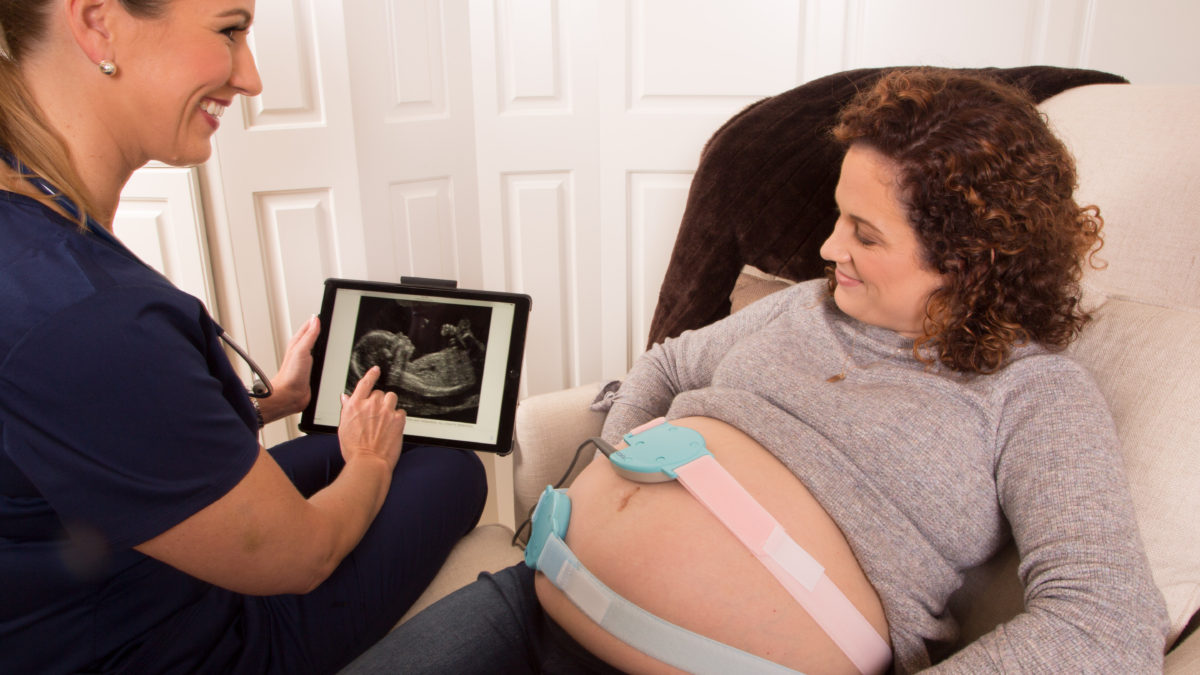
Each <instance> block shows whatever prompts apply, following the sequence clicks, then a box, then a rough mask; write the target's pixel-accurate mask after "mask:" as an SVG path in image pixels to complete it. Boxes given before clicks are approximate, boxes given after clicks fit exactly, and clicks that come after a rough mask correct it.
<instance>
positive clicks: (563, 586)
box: [537, 533, 798, 675]
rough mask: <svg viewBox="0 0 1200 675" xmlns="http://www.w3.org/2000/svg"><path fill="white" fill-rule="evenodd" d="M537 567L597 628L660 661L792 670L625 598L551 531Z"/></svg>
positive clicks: (722, 672) (721, 669) (687, 666)
mask: <svg viewBox="0 0 1200 675" xmlns="http://www.w3.org/2000/svg"><path fill="white" fill-rule="evenodd" d="M537 569H538V570H540V571H541V572H542V573H543V574H545V575H546V578H548V579H549V580H550V582H551V583H553V584H554V585H555V586H556V587H558V589H559V590H561V591H562V592H563V593H565V594H566V596H567V598H569V599H570V600H571V602H573V603H574V604H575V606H576V607H578V608H579V609H580V611H582V612H583V613H584V614H586V615H587V617H588V618H590V619H591V620H592V621H595V622H596V623H597V624H599V625H600V627H601V628H603V629H604V630H606V631H608V632H609V633H611V634H612V635H613V636H614V637H616V638H617V639H618V640H620V641H621V642H624V643H625V644H627V645H629V646H631V647H633V648H634V649H637V650H638V651H640V652H642V653H644V654H647V655H649V656H652V657H654V658H656V659H658V660H659V661H662V662H663V663H666V664H669V665H672V666H675V667H676V668H679V669H681V670H685V671H687V672H689V673H696V674H697V675H706V674H708V673H712V675H726V674H727V673H790V674H791V675H796V673H798V671H795V670H792V669H790V668H786V667H784V666H781V665H779V664H778V663H774V662H772V661H768V660H766V659H764V658H761V657H758V656H755V655H754V654H751V653H749V652H744V651H742V650H740V649H737V648H735V647H730V646H729V645H727V644H724V643H722V642H717V641H716V640H713V639H711V638H707V637H704V636H703V635H700V634H699V633H693V632H692V631H690V630H687V629H686V628H681V627H679V626H676V625H675V624H673V623H671V622H669V621H665V620H663V619H660V618H658V617H657V616H654V615H653V614H651V613H650V612H647V611H646V610H644V609H642V608H641V607H638V606H637V605H635V604H633V603H632V602H629V601H628V600H626V599H625V598H623V597H621V596H620V595H617V593H616V592H615V591H613V590H612V589H611V588H609V587H608V586H605V585H604V584H603V583H602V582H601V581H600V580H599V579H597V578H596V577H595V576H594V575H593V574H592V573H591V572H589V571H588V570H587V568H586V567H584V566H583V563H581V562H579V559H578V558H576V557H575V554H574V553H572V552H571V549H570V548H568V547H567V544H566V542H564V541H563V540H562V539H560V538H559V537H558V535H556V534H554V533H551V534H549V535H548V536H547V537H546V543H545V546H544V547H543V548H542V552H541V554H540V555H539V556H538V559H537Z"/></svg>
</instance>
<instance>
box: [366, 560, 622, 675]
mask: <svg viewBox="0 0 1200 675" xmlns="http://www.w3.org/2000/svg"><path fill="white" fill-rule="evenodd" d="M533 575H534V572H533V570H531V569H529V568H528V567H526V566H525V564H524V563H521V564H517V565H514V566H512V567H509V568H508V569H505V570H501V571H499V572H497V573H495V574H486V573H485V574H481V575H479V579H478V580H477V581H476V582H475V583H473V584H471V585H469V586H467V587H465V588H462V589H459V590H458V591H455V592H454V593H451V594H450V595H447V596H446V597H445V598H442V599H441V600H439V601H438V602H436V603H434V604H433V605H431V606H430V607H428V608H427V609H425V610H424V611H422V612H421V613H420V614H417V615H416V616H415V617H413V618H411V619H409V620H408V621H406V622H404V625H402V626H400V627H398V628H396V629H395V630H393V631H392V632H391V633H389V634H388V635H387V637H385V638H384V639H383V640H382V641H381V642H380V643H379V644H377V645H375V646H374V647H372V648H371V649H370V650H368V651H367V653H365V654H363V655H362V656H360V657H359V658H358V659H357V660H355V661H354V662H353V663H351V664H350V666H349V667H347V668H346V669H345V670H343V671H342V675H381V674H383V673H405V674H406V675H407V674H410V673H412V674H418V673H453V674H454V675H470V674H472V673H488V674H491V673H547V674H556V673H563V674H564V675H565V674H568V673H569V674H577V673H598V674H604V675H609V674H612V673H620V671H619V670H617V669H615V668H613V667H612V666H610V665H608V664H607V663H605V662H603V661H601V660H600V659H598V658H596V657H595V656H593V655H592V654H591V653H589V652H588V651H587V650H586V649H584V648H583V647H582V646H581V645H580V644H579V643H577V642H575V640H573V639H571V637H570V636H569V635H567V634H566V632H565V631H563V629H562V628H561V627H559V626H558V624H556V623H554V622H553V621H552V620H551V619H550V617H548V616H546V613H545V612H543V611H542V606H541V605H540V604H539V603H538V599H537V595H535V593H534V589H533Z"/></svg>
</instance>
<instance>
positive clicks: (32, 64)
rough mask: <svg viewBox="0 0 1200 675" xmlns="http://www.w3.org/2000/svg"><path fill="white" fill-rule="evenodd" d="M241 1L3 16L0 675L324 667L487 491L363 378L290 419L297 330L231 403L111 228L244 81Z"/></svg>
mask: <svg viewBox="0 0 1200 675" xmlns="http://www.w3.org/2000/svg"><path fill="white" fill-rule="evenodd" d="M253 13H254V0H186V2H185V1H181V0H12V1H9V2H4V3H2V4H0V52H2V53H0V149H2V153H0V154H2V155H3V158H4V160H5V162H4V163H3V164H0V672H5V673H17V672H38V673H56V672H81V671H86V672H145V673H161V672H189V673H190V672H222V673H263V672H287V673H308V672H312V673H319V672H332V671H336V670H337V669H338V668H339V667H341V666H342V665H343V664H345V663H347V662H348V661H349V660H350V659H352V658H353V657H354V656H355V655H356V654H358V653H359V652H361V651H362V650H363V649H365V648H366V647H367V646H368V645H370V644H371V643H373V642H374V641H376V640H377V639H378V638H379V637H381V636H382V635H383V634H384V633H385V632H386V631H387V630H388V629H389V628H390V626H392V625H393V624H394V622H395V621H396V620H397V619H398V618H399V617H400V616H401V614H403V612H404V611H405V610H406V609H407V608H408V607H409V605H411V604H412V602H413V601H414V600H415V599H416V597H417V596H418V595H419V594H420V592H421V591H422V590H423V589H424V587H425V586H426V585H427V584H428V582H429V581H430V579H432V578H433V575H434V574H435V573H436V571H437V570H438V568H439V567H440V566H441V564H442V562H443V561H444V559H445V557H446V555H447V553H448V552H449V551H450V549H451V547H452V546H453V545H454V543H455V542H456V541H457V540H458V539H459V538H460V537H461V536H462V535H463V534H464V533H466V532H467V531H468V530H469V529H470V528H471V527H472V526H473V525H474V524H475V522H476V520H477V519H478V517H479V514H480V511H481V509H482V506H483V501H484V498H485V496H486V483H485V481H484V476H483V470H482V466H481V464H480V462H479V460H478V459H477V458H476V457H475V456H474V455H473V454H471V453H465V452H460V451H454V450H447V449H441V448H412V447H405V448H404V452H403V454H402V453H401V448H402V437H403V430H404V422H405V417H404V413H403V411H397V410H395V396H394V394H387V395H384V394H383V393H382V392H377V391H375V392H373V391H372V390H371V385H372V384H373V382H374V380H375V379H376V378H377V377H378V372H377V371H373V372H370V373H368V374H367V376H365V377H364V378H363V380H362V382H361V383H360V386H359V387H358V388H357V390H356V391H355V392H354V393H353V395H352V396H349V397H346V399H345V400H344V405H343V410H342V419H341V427H340V431H339V433H338V435H337V436H336V437H334V436H328V437H306V438H300V439H297V440H295V441H291V442H289V443H284V444H281V445H280V446H276V447H274V448H272V449H271V450H269V451H268V450H265V449H263V448H262V447H261V446H260V445H259V442H258V429H259V427H260V426H261V424H262V423H263V422H264V421H266V422H269V421H271V420H274V419H278V418H281V417H284V416H286V415H289V414H292V413H295V412H298V411H300V410H301V409H303V407H304V406H305V404H306V403H307V400H308V398H309V390H308V376H309V372H310V370H311V367H312V361H311V355H310V349H311V347H312V345H313V342H314V340H315V339H316V336H317V334H318V332H319V331H320V326H319V325H318V323H317V321H316V320H315V319H313V320H310V321H309V322H308V323H307V324H306V325H305V326H304V327H303V328H301V329H300V331H299V332H298V333H297V334H296V336H295V337H294V338H293V339H292V341H291V344H290V345H289V347H288V350H287V353H286V355H285V357H284V362H283V363H282V364H281V366H280V369H279V373H278V375H277V376H276V377H275V378H274V379H273V380H272V384H273V385H274V393H273V394H272V395H271V396H269V397H267V398H263V399H261V403H260V409H257V410H256V407H255V406H254V405H253V404H252V403H251V401H250V399H249V398H248V397H247V395H246V391H245V389H244V387H243V384H242V383H241V382H240V381H239V379H238V377H237V375H236V373H235V372H234V370H233V368H232V367H231V365H230V363H229V361H228V359H227V358H226V356H225V352H224V350H223V347H222V343H221V341H220V339H219V335H220V332H221V331H220V328H219V327H218V326H217V325H216V324H215V323H214V322H213V321H212V319H211V318H209V316H208V315H207V313H206V311H205V309H204V307H203V306H202V305H201V303H200V302H199V301H198V300H196V299H195V298H193V297H191V296H189V295H187V294H185V293H183V292H181V291H179V290H177V289H176V288H174V287H173V286H172V285H171V284H170V283H169V282H168V281H166V280H165V279H164V278H163V277H161V276H160V275H159V274H157V273H156V272H154V271H153V270H151V269H150V268H148V267H147V266H146V265H144V264H143V263H142V262H141V261H139V260H138V259H137V258H136V256H134V255H133V254H132V253H130V252H129V250H128V249H126V248H125V247H124V246H123V245H122V244H121V243H120V242H119V241H118V240H117V239H116V238H115V237H114V236H113V235H112V232H111V228H112V219H113V213H114V211H115V210H116V207H117V202H118V199H119V196H120V191H121V188H122V186H123V185H124V184H125V182H126V181H127V180H128V179H129V177H130V175H131V174H132V173H133V171H134V170H135V169H137V168H138V167H140V166H142V165H143V164H145V163H146V162H147V161H149V160H160V161H163V162H167V163H171V164H193V163H199V162H203V161H204V160H205V159H207V158H208V156H209V154H210V151H211V150H210V138H211V136H212V134H213V132H214V131H215V130H216V129H217V127H218V126H219V124H220V117H221V113H222V112H223V111H224V110H225V109H226V108H227V107H228V106H229V105H231V104H232V102H233V101H234V99H235V98H236V97H237V96H238V95H246V96H253V95H255V94H258V93H259V91H260V90H261V82H260V80H259V76H258V72H257V70H256V68H255V65H254V59H253V57H252V55H251V53H250V50H249V48H248V46H247V43H246V33H247V30H248V29H249V27H250V24H251V21H252V19H253Z"/></svg>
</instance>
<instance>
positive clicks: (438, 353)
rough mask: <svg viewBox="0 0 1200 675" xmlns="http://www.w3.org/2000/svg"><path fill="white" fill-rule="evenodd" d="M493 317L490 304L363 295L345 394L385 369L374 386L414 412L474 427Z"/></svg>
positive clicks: (418, 415)
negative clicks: (375, 371) (369, 373)
mask: <svg viewBox="0 0 1200 675" xmlns="http://www.w3.org/2000/svg"><path fill="white" fill-rule="evenodd" d="M491 318H492V310H491V308H490V307H478V306H467V305H443V304H436V303H429V302H419V301H411V300H392V299H387V298H369V297H368V298H362V299H361V302H360V305H359V313H358V325H357V326H355V331H354V347H353V350H352V352H351V355H350V367H349V371H348V372H347V374H346V393H347V394H349V393H352V392H353V391H354V387H355V385H357V384H358V381H359V380H360V379H361V378H362V376H363V374H364V373H366V372H367V371H368V370H369V369H370V368H371V366H379V368H380V371H381V372H380V377H379V382H378V383H377V384H376V386H375V388H376V389H382V390H384V391H391V392H394V393H395V394H396V396H397V398H398V399H399V403H398V405H397V407H398V408H403V409H404V410H405V412H407V413H408V414H409V415H412V416H415V417H424V418H431V419H440V420H451V421H456V422H468V423H474V422H475V420H476V417H477V415H478V412H479V394H480V391H481V389H482V382H481V380H482V376H483V362H484V357H485V356H486V354H487V340H488V329H489V327H490V326H491Z"/></svg>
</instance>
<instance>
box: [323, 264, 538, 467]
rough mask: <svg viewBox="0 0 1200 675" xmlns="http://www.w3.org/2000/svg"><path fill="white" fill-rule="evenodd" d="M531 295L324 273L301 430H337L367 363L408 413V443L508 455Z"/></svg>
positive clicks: (380, 383) (379, 385) (381, 383)
mask: <svg viewBox="0 0 1200 675" xmlns="http://www.w3.org/2000/svg"><path fill="white" fill-rule="evenodd" d="M529 306H530V299H529V296H528V295H522V294H518V293H499V292H494V291H475V290H466V289H460V288H454V287H449V286H435V285H432V284H430V285H421V284H420V283H415V284H414V283H400V284H389V283H378V282H370V281H355V280H350V279H327V280H326V281H325V295H324V298H323V299H322V301H321V314H320V318H321V335H320V337H318V338H317V343H316V345H315V346H314V347H313V371H312V400H311V401H310V402H309V405H308V408H307V409H305V410H304V412H303V413H302V414H301V416H300V429H301V430H302V431H305V432H308V433H313V432H318V433H319V432H324V433H334V432H336V431H337V426H338V421H339V419H340V417H341V410H342V401H341V395H342V394H343V393H347V394H349V393H351V392H352V391H354V387H355V385H356V384H358V380H359V379H360V378H361V377H362V376H363V374H364V373H366V371H367V370H369V369H370V368H371V366H379V367H380V369H381V371H382V372H381V373H380V377H379V382H378V383H377V384H376V386H375V388H376V389H383V390H385V391H392V392H395V394H396V396H397V397H398V398H399V407H401V408H404V410H405V412H407V413H408V421H407V422H406V424H405V427H404V439H405V441H406V442H412V443H424V444H429V445H439V446H447V447H453V448H463V449H467V450H482V451H485V452H495V453H499V454H502V455H503V454H507V453H508V452H509V451H511V450H512V438H513V417H514V415H515V414H516V409H517V388H518V385H519V384H520V380H521V358H522V354H523V352H524V349H525V330H526V327H527V325H528V321H529Z"/></svg>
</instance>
